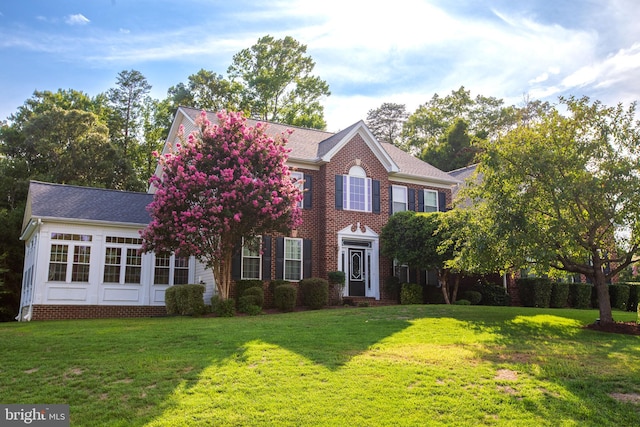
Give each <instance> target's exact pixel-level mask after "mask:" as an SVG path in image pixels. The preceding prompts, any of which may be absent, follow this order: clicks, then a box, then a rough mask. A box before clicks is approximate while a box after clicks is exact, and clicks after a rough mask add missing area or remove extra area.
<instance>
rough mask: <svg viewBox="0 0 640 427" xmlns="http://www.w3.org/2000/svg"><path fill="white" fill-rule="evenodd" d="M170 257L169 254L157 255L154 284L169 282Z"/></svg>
mask: <svg viewBox="0 0 640 427" xmlns="http://www.w3.org/2000/svg"><path fill="white" fill-rule="evenodd" d="M170 265H171V264H170V257H169V256H168V255H156V267H155V270H154V274H153V284H154V285H168V284H169V266H170Z"/></svg>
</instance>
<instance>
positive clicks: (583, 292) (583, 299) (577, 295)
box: [569, 283, 593, 309]
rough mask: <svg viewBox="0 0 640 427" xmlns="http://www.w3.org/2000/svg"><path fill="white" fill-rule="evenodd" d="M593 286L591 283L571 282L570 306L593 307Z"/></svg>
mask: <svg viewBox="0 0 640 427" xmlns="http://www.w3.org/2000/svg"><path fill="white" fill-rule="evenodd" d="M591 288H593V286H591V285H590V284H589V283H571V284H569V306H571V307H573V308H583V309H584V308H591Z"/></svg>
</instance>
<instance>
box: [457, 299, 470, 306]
mask: <svg viewBox="0 0 640 427" xmlns="http://www.w3.org/2000/svg"><path fill="white" fill-rule="evenodd" d="M454 304H455V305H471V301H469V300H467V299H459V300H457V301H456V302H454Z"/></svg>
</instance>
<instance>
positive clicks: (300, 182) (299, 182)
mask: <svg viewBox="0 0 640 427" xmlns="http://www.w3.org/2000/svg"><path fill="white" fill-rule="evenodd" d="M291 181H293V184H294V185H295V186H296V187H298V189H299V190H300V192H301V193H302V192H304V174H303V173H302V172H291ZM303 202H304V200H300V201H299V202H298V207H299V208H300V209H302V208H303Z"/></svg>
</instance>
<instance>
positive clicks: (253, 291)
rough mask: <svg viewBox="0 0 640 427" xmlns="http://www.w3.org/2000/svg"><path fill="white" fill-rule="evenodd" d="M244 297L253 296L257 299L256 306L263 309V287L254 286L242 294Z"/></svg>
mask: <svg viewBox="0 0 640 427" xmlns="http://www.w3.org/2000/svg"><path fill="white" fill-rule="evenodd" d="M242 296H243V297H246V296H252V297H254V299H255V305H257V306H258V307H260V308H262V307H263V306H264V289H262V286H259V287H258V286H254V287H251V288H248V289H245V291H244V293H243V294H242Z"/></svg>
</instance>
